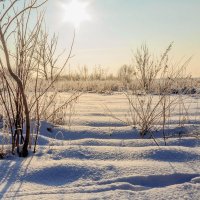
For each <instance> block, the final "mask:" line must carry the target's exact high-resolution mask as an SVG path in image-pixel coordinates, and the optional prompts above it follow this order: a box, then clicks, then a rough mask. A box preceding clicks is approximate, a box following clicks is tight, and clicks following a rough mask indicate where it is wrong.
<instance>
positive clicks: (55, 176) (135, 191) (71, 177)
mask: <svg viewBox="0 0 200 200" xmlns="http://www.w3.org/2000/svg"><path fill="white" fill-rule="evenodd" d="M66 95H67V94H66ZM63 98H64V96H63ZM185 101H186V103H185V105H186V107H187V111H188V115H189V118H190V119H189V121H187V123H185V126H184V130H185V131H186V132H187V133H190V134H193V133H194V134H196V133H198V131H199V130H200V129H199V128H198V127H199V126H198V122H200V120H199V116H200V113H199V110H198V98H197V97H196V98H194V97H188V98H187V99H186V100H185ZM105 105H106V106H107V107H108V108H109V109H110V110H111V111H112V112H113V114H115V115H116V116H117V117H119V118H121V119H125V118H126V116H125V114H126V112H127V110H128V104H127V100H126V98H125V97H124V96H123V95H122V94H114V95H100V94H84V95H83V96H81V97H80V99H79V102H78V104H77V105H76V109H75V113H74V115H73V116H72V118H71V120H72V121H71V122H66V125H65V126H57V127H51V125H50V124H47V123H45V122H43V123H42V124H41V131H40V132H41V135H40V138H39V146H38V149H37V153H36V154H35V155H33V154H30V156H29V157H28V158H27V159H23V158H18V157H14V156H9V157H8V158H6V159H4V160H0V199H26V200H27V199H31V200H32V199H67V200H73V199H76V200H81V199H109V200H111V199H113V200H118V199H119V200H123V199H131V200H132V199H134V200H136V199H146V200H156V199H163V200H167V199H173V200H175V199H180V200H183V199H185V200H188V199H192V200H199V199H200V140H199V139H198V138H196V137H190V136H188V135H187V137H182V138H178V137H174V138H170V139H167V146H164V142H163V139H162V138H161V137H159V133H158V136H156V140H157V142H158V143H159V145H160V146H159V147H158V146H157V145H156V144H155V142H154V141H153V140H152V139H147V138H146V139H141V138H140V137H139V136H138V132H137V131H136V130H133V129H131V128H130V127H129V126H126V125H125V124H123V123H121V122H120V121H117V120H115V119H113V118H112V117H110V116H108V115H107V113H106V112H105ZM177 109H178V108H177ZM66 119H68V118H67V116H66ZM179 119H180V116H179V112H178V111H177V112H176V110H174V112H173V116H172V118H171V121H170V122H171V124H169V126H168V130H167V131H168V134H170V135H171V134H176V133H177V134H178V133H179V132H180V128H177V126H178V125H177V123H178V121H179ZM190 122H191V123H192V124H195V126H194V125H191V123H190ZM47 127H48V128H51V129H49V130H50V131H48V130H47Z"/></svg>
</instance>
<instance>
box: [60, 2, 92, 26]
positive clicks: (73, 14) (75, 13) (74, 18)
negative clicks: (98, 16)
mask: <svg viewBox="0 0 200 200" xmlns="http://www.w3.org/2000/svg"><path fill="white" fill-rule="evenodd" d="M87 7H88V2H84V3H83V2H80V1H78V0H72V1H71V2H70V3H69V4H64V5H63V8H64V12H65V13H64V21H65V22H66V21H67V22H70V23H72V24H73V25H74V26H75V27H79V26H80V24H81V22H83V21H87V20H90V19H91V18H90V15H89V14H88V13H87V10H86V9H87Z"/></svg>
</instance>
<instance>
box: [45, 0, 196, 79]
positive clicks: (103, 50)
mask: <svg viewBox="0 0 200 200" xmlns="http://www.w3.org/2000/svg"><path fill="white" fill-rule="evenodd" d="M79 1H80V2H85V1H84V0H82V1H81V0H79ZM59 2H62V3H66V4H67V3H68V2H70V0H58V1H57V0H56V1H55V0H49V3H48V5H47V6H48V9H47V26H48V27H49V31H50V32H57V33H58V32H59V37H60V46H59V48H61V49H62V48H65V47H67V46H68V45H69V42H70V40H71V38H72V32H73V26H72V24H70V23H68V22H65V23H63V22H62V16H63V12H64V10H63V9H62V8H61V7H60V6H59ZM86 2H89V6H88V7H87V12H88V13H89V15H90V16H91V21H85V22H83V23H81V26H80V27H79V29H78V30H77V34H76V43H75V48H74V54H75V57H74V58H73V59H72V60H71V66H74V67H76V66H78V65H80V66H83V65H87V66H88V67H90V68H92V67H94V66H95V65H96V66H97V65H102V66H103V67H105V68H109V69H110V71H112V70H113V71H117V69H118V68H119V67H120V66H121V65H123V64H130V63H131V57H132V50H133V51H134V50H136V48H137V47H138V46H140V45H141V44H142V43H144V42H146V43H147V44H148V45H149V47H150V48H151V49H152V51H153V53H155V54H156V53H161V52H162V51H163V50H164V49H165V48H166V47H167V46H168V45H169V43H170V42H172V41H174V42H175V44H174V48H173V51H172V53H171V55H172V56H173V59H174V60H180V59H182V58H183V57H186V58H187V57H190V56H193V60H192V62H191V64H190V69H189V71H192V74H193V75H197V76H200V65H199V63H200V0H87V1H86Z"/></svg>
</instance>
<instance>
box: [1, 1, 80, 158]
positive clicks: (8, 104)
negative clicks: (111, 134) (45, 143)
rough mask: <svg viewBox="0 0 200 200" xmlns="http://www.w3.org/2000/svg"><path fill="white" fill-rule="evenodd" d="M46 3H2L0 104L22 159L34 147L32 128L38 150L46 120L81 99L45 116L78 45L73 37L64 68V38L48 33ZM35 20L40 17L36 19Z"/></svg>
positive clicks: (64, 104) (12, 146)
mask: <svg viewBox="0 0 200 200" xmlns="http://www.w3.org/2000/svg"><path fill="white" fill-rule="evenodd" d="M19 2H20V4H19ZM46 2H47V0H22V1H18V0H8V1H4V2H0V6H1V11H0V51H1V52H0V79H1V88H0V103H1V107H2V111H3V121H4V124H6V127H7V128H8V131H9V134H10V135H11V143H12V145H11V151H12V153H14V152H15V149H17V153H18V154H19V156H22V157H26V156H27V155H28V148H29V147H30V146H31V128H32V126H35V127H36V131H35V134H34V152H35V150H36V145H37V140H38V134H39V126H40V120H41V119H42V118H44V117H45V118H51V117H52V115H54V114H55V113H56V112H58V111H59V109H62V108H63V107H64V106H66V105H67V104H69V103H71V102H72V101H73V100H75V99H77V97H78V95H77V94H75V93H74V94H73V95H72V96H71V97H70V98H69V99H67V100H66V101H65V102H64V103H63V105H61V106H60V107H57V108H56V109H54V110H53V112H52V113H51V114H49V116H46V115H45V116H44V113H45V112H46V110H48V109H49V107H50V106H51V104H52V103H53V102H54V100H55V98H56V94H57V93H55V92H53V94H51V95H50V94H48V92H49V90H52V88H53V87H54V83H55V82H56V81H57V80H58V78H59V77H60V75H61V73H62V71H63V69H64V68H65V66H66V65H67V63H68V61H69V59H70V58H71V54H72V48H73V43H74V38H73V40H72V44H71V47H70V49H69V52H68V53H67V56H65V59H64V61H63V64H62V65H60V66H59V67H58V66H57V62H58V59H59V58H60V56H61V54H60V55H56V50H57V42H58V38H57V37H56V36H55V35H54V36H53V37H52V38H50V36H49V35H48V33H47V31H46V29H45V24H44V12H42V11H41V7H42V6H43V5H44V4H45V3H46ZM21 5H23V6H21ZM33 16H36V17H34V18H35V19H34V20H33ZM33 21H34V22H33ZM33 23H34V25H33ZM74 37H75V34H74ZM62 54H63V53H62ZM30 88H31V89H32V91H31V92H30ZM47 99H48V100H47ZM44 100H45V101H44ZM43 102H45V103H43ZM33 124H34V125H33Z"/></svg>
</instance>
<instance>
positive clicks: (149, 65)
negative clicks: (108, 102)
mask: <svg viewBox="0 0 200 200" xmlns="http://www.w3.org/2000/svg"><path fill="white" fill-rule="evenodd" d="M171 48H172V44H170V45H169V46H168V48H167V49H166V50H165V52H164V53H163V54H162V55H161V57H160V58H159V59H155V58H154V57H153V55H152V54H151V53H150V52H149V49H148V47H147V46H146V45H142V46H141V48H139V49H138V50H137V52H136V54H135V55H134V59H133V66H124V67H123V69H122V70H121V74H122V75H123V77H124V78H126V76H125V75H127V76H128V80H127V83H128V82H131V81H134V82H136V83H137V84H135V87H133V88H131V90H129V91H128V92H125V93H124V94H125V96H126V98H127V100H128V104H129V112H128V117H127V121H123V120H121V119H119V118H117V117H116V116H114V115H113V114H112V113H111V112H110V111H109V112H110V114H111V116H112V117H114V118H115V119H118V120H120V121H122V122H124V123H126V124H128V125H130V126H132V127H133V128H136V129H138V130H139V132H140V135H141V137H144V136H145V135H150V136H151V138H153V139H154V141H155V142H156V139H155V138H154V135H153V133H154V132H155V131H158V130H161V131H162V133H163V138H164V141H165V144H166V135H165V127H166V124H167V123H168V122H169V120H170V117H171V114H172V111H173V110H174V108H175V106H177V105H178V104H179V106H180V107H181V106H182V107H184V105H183V104H184V101H183V97H182V95H183V93H182V92H181V91H180V93H178V94H177V95H171V94H172V88H174V87H175V88H181V87H182V85H181V82H182V80H187V78H188V77H187V75H186V74H185V68H186V67H187V65H188V63H189V62H190V59H188V60H186V61H185V62H184V63H182V64H181V65H179V66H177V65H173V64H172V63H171V62H170V61H169V52H170V50H171ZM129 74H131V75H132V77H130V76H129ZM184 114H186V113H184ZM180 124H181V123H180ZM156 144H158V143H157V142H156Z"/></svg>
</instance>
